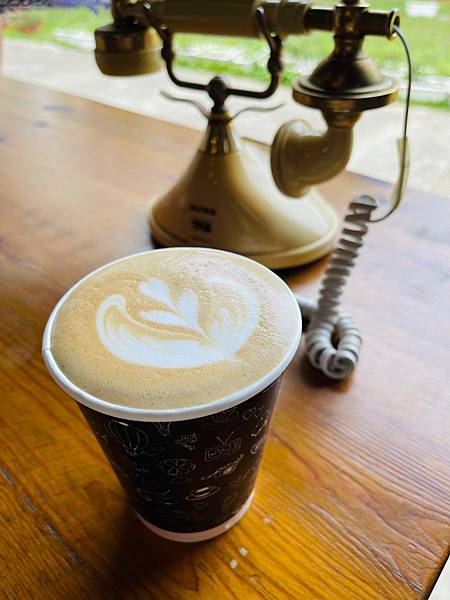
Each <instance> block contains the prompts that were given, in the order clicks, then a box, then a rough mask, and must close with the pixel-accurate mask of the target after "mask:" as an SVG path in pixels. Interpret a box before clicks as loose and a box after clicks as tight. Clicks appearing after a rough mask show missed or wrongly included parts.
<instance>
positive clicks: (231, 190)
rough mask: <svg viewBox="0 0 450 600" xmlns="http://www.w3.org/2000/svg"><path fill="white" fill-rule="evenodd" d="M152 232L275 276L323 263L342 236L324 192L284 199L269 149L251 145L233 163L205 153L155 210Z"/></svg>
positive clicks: (234, 156) (230, 158)
mask: <svg viewBox="0 0 450 600" xmlns="http://www.w3.org/2000/svg"><path fill="white" fill-rule="evenodd" d="M149 225H150V230H151V234H152V236H153V237H154V238H155V239H156V240H157V242H158V243H160V244H161V245H162V246H167V247H171V246H193V247H210V248H219V249H221V250H228V251H230V252H236V253H238V254H242V255H244V256H248V257H249V258H252V259H253V260H256V261H258V262H260V263H262V264H263V265H265V266H267V267H269V268H271V269H284V268H289V267H295V266H299V265H305V264H308V263H310V262H313V261H315V260H317V259H319V258H321V257H322V256H324V255H325V254H327V253H328V252H330V250H331V249H332V248H333V246H334V243H335V240H336V236H337V234H338V229H339V221H338V217H337V214H336V212H335V211H334V209H333V208H332V207H331V206H330V205H329V204H328V202H327V201H326V200H325V198H323V197H322V196H321V194H319V192H318V191H317V190H316V189H314V188H311V189H310V190H309V192H308V193H307V194H305V195H304V196H303V197H302V198H301V199H299V200H293V199H291V198H287V197H286V196H284V195H283V194H282V193H281V192H279V191H278V189H277V188H276V186H275V184H274V182H273V180H272V178H271V175H270V165H269V154H268V149H267V147H266V146H264V145H262V144H257V143H250V142H248V141H246V143H245V145H244V146H243V147H242V149H240V150H238V151H236V152H233V153H230V154H227V155H222V156H211V155H209V154H206V153H202V152H197V153H196V155H195V156H194V158H193V160H192V162H191V164H190V165H189V167H188V168H187V170H186V171H185V173H184V174H183V175H182V176H181V178H180V179H179V180H178V182H177V183H176V184H175V185H174V187H172V188H171V189H170V190H169V191H168V192H166V193H165V194H163V195H162V196H160V197H159V198H157V199H156V200H155V201H153V202H152V203H151V206H150V210H149Z"/></svg>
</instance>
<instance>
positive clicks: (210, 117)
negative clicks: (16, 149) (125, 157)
mask: <svg viewBox="0 0 450 600" xmlns="http://www.w3.org/2000/svg"><path fill="white" fill-rule="evenodd" d="M112 14H113V17H114V23H112V24H111V25H107V26H106V27H101V28H99V29H97V30H96V32H95V37H96V53H95V55H96V60H97V64H98V66H99V68H100V69H101V70H102V71H103V72H104V73H106V74H108V75H137V74H141V73H148V72H151V71H154V70H155V69H157V68H158V61H157V54H158V53H159V48H160V45H158V42H157V37H156V36H155V33H156V34H157V36H159V38H160V40H161V42H162V50H161V56H162V58H163V60H164V62H165V64H166V68H167V73H168V75H169V77H170V79H171V80H172V81H173V82H174V83H175V84H176V85H178V86H180V87H183V88H191V89H195V90H203V91H205V92H207V94H208V95H209V97H210V98H211V100H212V102H213V106H212V108H211V110H210V111H207V110H206V109H205V108H204V107H203V106H202V105H200V103H198V102H194V101H192V100H187V99H184V98H172V99H175V100H181V101H188V102H191V103H192V104H194V105H195V106H196V107H197V108H198V109H199V110H200V111H201V113H202V114H203V115H204V116H205V118H206V119H207V123H208V124H207V129H206V132H205V135H204V137H203V140H202V142H201V144H200V147H199V149H198V151H197V153H196V155H195V157H194V159H193V160H192V162H191V164H190V165H189V166H188V168H187V170H186V171H185V173H184V174H183V175H182V177H181V178H180V179H179V180H178V182H177V183H176V184H175V186H174V187H173V188H172V189H171V190H169V191H168V192H167V193H166V194H164V195H163V196H162V197H160V198H158V199H157V200H156V201H155V202H154V203H152V206H151V208H150V216H149V222H150V228H151V231H152V234H153V236H154V237H155V238H156V239H157V240H158V241H159V242H160V243H161V244H162V245H165V246H180V245H185V246H199V245H200V246H210V247H218V248H222V249H225V250H231V251H233V252H238V253H241V254H245V255H247V256H249V257H250V258H253V259H255V260H258V261H259V262H262V263H263V264H265V265H266V266H268V267H270V268H284V267H291V266H296V265H302V264H306V263H309V262H311V261H313V260H316V259H317V258H320V257H322V256H324V255H325V254H327V253H328V252H329V251H330V250H331V249H332V247H333V246H334V244H335V239H336V235H337V232H338V221H337V217H336V215H335V213H334V211H333V209H332V208H331V207H330V206H329V205H328V203H327V202H326V200H325V199H324V198H322V196H321V195H320V194H319V192H318V191H317V190H315V188H314V187H312V186H313V185H314V184H317V183H320V182H323V181H327V180H328V179H330V178H331V177H333V176H335V175H337V174H338V173H339V172H341V171H342V170H343V169H344V168H345V166H346V164H347V163H348V160H349V159H350V155H351V149H352V130H353V126H354V125H355V123H356V122H357V120H358V119H359V118H360V116H361V114H362V112H364V111H365V110H369V109H373V108H379V107H382V106H385V105H387V104H389V103H391V102H393V101H394V100H395V99H396V97H397V93H398V85H397V83H396V81H394V80H393V79H391V78H389V77H385V76H382V75H381V74H380V73H379V71H378V69H377V67H376V65H375V64H374V63H373V62H372V61H371V60H370V58H369V57H368V56H367V55H366V54H365V53H364V52H363V51H362V45H363V42H364V37H365V36H366V35H376V36H382V37H385V38H387V39H393V38H394V37H398V38H399V39H400V40H401V41H402V43H403V46H404V48H405V52H406V57H407V62H408V68H409V83H408V92H407V99H406V108H405V117H404V123H403V135H402V139H401V140H400V143H399V153H400V172H399V177H398V181H397V184H396V186H395V188H394V192H393V196H392V199H391V206H390V208H389V210H388V212H387V214H385V215H383V216H381V217H378V218H374V216H373V215H372V213H373V211H374V210H375V209H376V208H377V206H378V203H377V201H376V200H375V199H374V198H372V197H370V196H367V195H362V196H359V197H358V198H356V199H354V200H353V202H351V204H350V207H349V211H348V214H347V215H346V217H345V220H344V221H345V224H344V229H343V232H342V237H341V238H340V240H339V242H338V244H337V246H336V248H335V250H334V251H333V254H332V257H331V260H330V264H329V266H328V268H327V270H326V272H325V275H324V279H323V282H322V288H321V291H320V294H319V301H318V302H317V303H315V302H312V301H310V300H308V299H305V298H303V297H300V298H299V304H300V306H301V308H302V314H303V317H304V318H305V320H309V321H310V322H309V326H308V328H307V331H306V336H305V337H306V351H307V354H308V356H309V358H310V360H311V362H312V364H313V365H314V366H316V367H317V368H319V369H321V370H322V371H323V372H324V373H325V374H326V375H327V376H328V377H331V378H333V379H342V378H343V377H345V376H346V375H348V374H349V373H350V372H351V371H352V370H353V368H354V366H355V364H356V362H357V360H358V354H359V349H360V345H361V337H360V333H359V331H358V329H357V328H356V327H355V325H354V324H353V322H352V321H351V319H350V318H349V317H348V316H346V315H343V314H341V313H340V311H339V303H340V297H341V294H342V291H343V287H344V285H345V282H346V279H347V277H348V276H349V274H350V271H351V269H352V267H353V266H354V263H355V259H356V257H357V254H358V251H359V249H360V247H361V246H362V243H363V237H364V235H365V234H366V233H367V230H368V223H371V222H378V221H381V220H384V219H385V218H386V217H387V216H389V215H390V214H391V213H392V212H393V211H394V210H395V209H396V208H397V206H398V204H399V203H400V200H401V197H402V194H403V190H404V186H405V182H406V178H407V171H408V164H409V157H408V145H407V123H408V112H409V100H410V91H411V60H410V53H409V49H408V45H407V42H406V40H405V38H404V36H403V35H402V33H401V31H400V29H399V24H400V17H399V12H398V10H396V9H394V10H391V11H390V12H386V11H380V10H371V9H369V7H368V5H367V4H366V3H364V2H361V1H360V0H342V1H341V2H340V3H339V4H337V5H336V6H334V7H315V6H312V5H311V4H309V3H307V2H300V1H296V0H151V1H142V0H113V2H112ZM314 30H324V31H331V32H333V34H334V44H335V47H334V50H333V51H332V53H331V54H330V56H328V57H327V58H326V59H325V60H323V61H322V62H321V63H320V64H319V65H318V67H317V68H316V69H315V70H314V71H313V73H311V74H310V75H309V76H307V77H300V79H299V80H298V81H297V82H296V83H295V84H294V86H293V97H294V99H295V100H296V101H297V102H299V103H301V104H304V105H306V106H310V107H313V108H318V109H319V110H320V111H321V112H322V115H323V117H324V120H325V122H326V125H327V128H326V130H325V131H324V132H318V131H312V130H310V129H309V128H308V126H307V125H306V124H305V123H304V122H303V121H291V122H288V123H285V124H284V125H282V126H281V128H280V129H279V130H278V132H277V134H276V136H275V138H274V141H273V143H272V146H271V153H270V168H271V171H272V176H273V180H274V181H275V184H276V186H277V188H278V189H277V188H276V187H275V185H274V184H273V183H272V179H271V177H270V174H269V160H268V159H267V165H266V164H264V156H261V151H259V152H258V150H257V147H256V146H254V147H252V145H251V144H249V143H248V142H247V143H244V142H243V140H241V139H240V138H239V136H238V134H237V133H236V131H235V130H234V129H233V126H232V124H231V123H232V120H233V118H235V117H236V116H237V115H234V117H233V116H231V115H230V114H229V112H228V110H227V108H226V104H225V103H226V99H227V98H228V97H229V96H230V95H235V96H241V97H247V98H253V99H258V98H268V97H269V96H271V95H272V94H273V93H274V92H275V90H276V89H277V86H278V83H279V77H280V73H281V70H282V62H281V51H282V40H283V39H285V38H286V37H287V36H289V35H301V34H307V33H309V32H311V31H314ZM177 32H189V33H200V34H201V33H204V34H216V35H229V36H246V37H261V36H262V37H263V38H264V39H265V40H266V42H267V44H268V46H269V51H270V56H269V60H268V63H267V69H268V72H269V74H270V82H269V84H268V86H267V87H266V88H265V89H264V90H262V91H253V90H245V89H237V88H233V87H229V86H228V85H227V83H226V81H225V80H224V79H223V78H222V77H214V78H213V79H212V80H211V81H210V82H209V83H208V84H207V85H204V84H200V83H196V82H191V81H183V80H181V79H179V78H178V77H177V76H176V75H175V73H174V70H173V63H174V59H175V52H174V49H173V43H172V42H173V33H177ZM251 108H252V109H253V110H267V109H265V108H261V107H258V108H254V107H251ZM249 109H250V107H248V108H245V109H243V110H249ZM269 110H270V109H269ZM240 112H242V111H240ZM238 114H240V113H238ZM258 154H259V156H258ZM289 197H290V198H289ZM291 198H301V200H300V201H298V202H296V201H294V200H292V199H291ZM333 342H334V343H333Z"/></svg>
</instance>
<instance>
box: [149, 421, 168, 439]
mask: <svg viewBox="0 0 450 600" xmlns="http://www.w3.org/2000/svg"><path fill="white" fill-rule="evenodd" d="M152 425H153V427H154V428H155V429H156V431H157V432H158V433H159V435H161V436H162V437H166V436H168V435H169V434H170V423H169V422H164V421H160V422H154V423H152Z"/></svg>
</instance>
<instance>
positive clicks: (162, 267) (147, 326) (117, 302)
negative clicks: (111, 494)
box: [44, 248, 300, 447]
mask: <svg viewBox="0 0 450 600" xmlns="http://www.w3.org/2000/svg"><path fill="white" fill-rule="evenodd" d="M299 336H300V317H299V310H298V306H297V303H296V301H295V298H294V297H293V295H292V293H291V292H290V290H289V289H288V287H287V286H286V285H285V284H284V283H283V282H282V281H281V279H280V278H279V277H277V276H276V275H274V274H273V273H272V272H271V271H269V270H268V269H266V268H265V267H263V266H262V265H259V264H258V263H255V262H253V261H251V260H248V259H246V258H244V257H242V256H239V255H237V254H231V253H228V252H221V251H218V250H210V249H205V248H195V249H194V248H170V249H164V250H156V251H151V252H145V253H142V254H137V255H135V256H130V257H127V258H124V259H122V260H119V261H116V262H114V263H111V264H109V265H106V266H105V267H103V268H101V269H99V270H98V271H95V272H94V273H92V274H91V275H89V276H87V277H86V278H85V279H83V280H82V281H81V282H80V283H78V284H77V285H76V286H74V287H73V288H72V289H71V290H70V291H69V292H68V293H67V295H66V296H65V297H64V298H63V300H62V302H61V304H60V305H59V306H58V307H57V309H56V313H55V316H54V320H53V321H52V326H51V333H50V335H49V336H48V335H45V336H44V338H45V339H48V346H47V348H48V350H49V351H51V355H52V358H53V360H54V362H55V363H56V365H57V366H58V367H59V369H60V370H61V371H62V372H63V374H64V376H65V377H66V379H68V380H69V381H70V382H71V384H73V385H75V386H77V387H78V388H80V389H81V390H83V392H87V393H88V394H90V395H91V396H94V397H95V398H98V399H101V400H103V401H105V402H108V403H110V404H113V405H120V406H125V407H131V408H136V409H156V410H165V409H178V408H189V407H199V406H201V405H203V404H208V403H210V402H213V401H215V400H222V399H225V398H228V397H234V395H236V394H237V395H239V397H241V394H242V390H244V391H245V390H247V389H252V390H253V386H255V385H259V386H260V385H269V384H270V383H271V382H272V381H273V379H271V380H270V381H267V382H266V378H267V377H274V378H275V377H276V376H277V375H276V371H277V369H281V367H280V365H283V367H282V368H283V369H284V368H285V367H286V365H287V362H286V361H289V360H290V359H291V358H292V355H293V353H294V352H295V349H296V347H297V345H298V340H299ZM273 373H275V375H273ZM260 389H263V388H260ZM251 395H252V394H251ZM247 397H249V396H247ZM231 410H232V409H231ZM221 414H228V413H221ZM232 416H233V415H232ZM261 418H262V417H261ZM263 421H264V419H263V418H262V421H261V423H263ZM214 426H215V425H214V423H212V424H211V423H210V424H209V426H208V428H210V427H214ZM255 427H256V424H255ZM231 431H232V429H231ZM255 439H256V438H255ZM152 444H153V445H154V446H155V447H157V446H158V443H157V442H156V441H155V440H153V442H152Z"/></svg>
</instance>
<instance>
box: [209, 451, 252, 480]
mask: <svg viewBox="0 0 450 600" xmlns="http://www.w3.org/2000/svg"><path fill="white" fill-rule="evenodd" d="M243 458H244V455H243V454H241V455H240V456H238V457H237V458H236V459H235V460H233V461H231V462H229V463H228V464H226V465H224V466H223V467H219V468H218V469H216V470H215V471H214V473H210V474H209V475H203V477H201V479H202V480H203V481H207V480H208V479H217V478H218V477H223V476H224V475H231V473H234V471H236V469H237V468H238V465H239V463H240V462H241V460H242V459H243Z"/></svg>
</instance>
